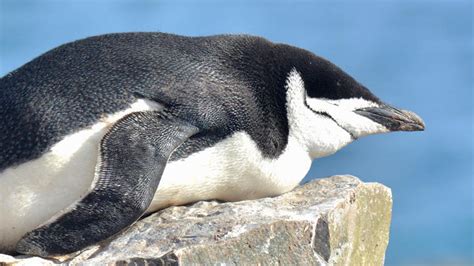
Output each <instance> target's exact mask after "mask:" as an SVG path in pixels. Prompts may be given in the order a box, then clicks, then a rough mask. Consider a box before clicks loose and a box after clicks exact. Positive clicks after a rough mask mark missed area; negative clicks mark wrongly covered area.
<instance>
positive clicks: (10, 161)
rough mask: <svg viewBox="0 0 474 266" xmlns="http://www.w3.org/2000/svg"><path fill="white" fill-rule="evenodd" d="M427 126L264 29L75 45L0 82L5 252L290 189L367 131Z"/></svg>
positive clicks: (84, 239)
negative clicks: (169, 211) (162, 213)
mask: <svg viewBox="0 0 474 266" xmlns="http://www.w3.org/2000/svg"><path fill="white" fill-rule="evenodd" d="M424 127H425V126H424V123H423V121H422V119H421V118H420V117H419V116H418V115H416V114H415V113H413V112H410V111H406V110H402V109H397V108H395V107H392V106H390V105H388V104H386V103H384V102H383V101H381V100H380V99H379V98H377V97H376V96H375V95H374V94H372V93H371V92H370V91H369V90H368V89H367V88H366V87H364V86H363V85H362V84H360V83H359V82H357V81H356V80H355V79H354V78H352V77H351V76H350V75H349V74H347V73H345V72H344V71H343V70H341V69H340V68H339V67H337V66H335V65H334V64H332V63H331V62H329V61H328V60H326V59H324V58H322V57H319V56H317V55H315V54H313V53H312V52H309V51H307V50H304V49H300V48H297V47H293V46H290V45H286V44H280V43H273V42H271V41H269V40H266V39H264V38H262V37H257V36H249V35H214V36H205V37H186V36H179V35H174V34H167V33H156V32H155V33H153V32H139V33H114V34H106V35H100V36H94V37H89V38H86V39H82V40H78V41H74V42H71V43H67V44H64V45H61V46H59V47H57V48H55V49H52V50H50V51H48V52H46V53H44V54H43V55H41V56H39V57H37V58H35V59H33V60H32V61H30V62H28V63H26V64H25V65H23V66H21V67H20V68H18V69H16V70H14V71H13V72H11V73H9V74H7V75H5V76H4V77H2V78H1V79H0V213H1V215H0V217H1V218H0V219H1V221H0V251H1V252H5V253H6V252H9V253H11V252H17V253H22V254H29V255H37V256H43V257H49V256H57V255H63V254H68V253H72V252H76V251H78V250H81V249H83V248H85V247H87V246H89V245H93V244H96V243H99V242H101V241H103V240H106V239H108V238H110V237H111V236H113V235H115V234H117V233H119V232H120V231H122V230H123V229H125V228H127V227H128V226H130V225H131V224H133V223H134V222H135V221H137V220H138V219H139V218H140V217H141V216H143V215H144V214H148V213H151V212H155V211H157V210H159V209H163V208H166V207H168V206H173V205H182V204H187V203H191V202H195V201H199V200H221V201H239V200H247V199H257V198H262V197H269V196H276V195H280V194H282V193H285V192H288V191H290V190H292V189H293V188H294V187H296V186H297V185H298V184H299V182H300V181H301V180H302V179H303V178H304V176H305V175H306V173H307V172H308V170H309V168H310V165H311V162H312V160H314V159H317V158H321V157H324V156H328V155H331V154H333V153H335V152H336V151H337V150H339V149H341V148H342V147H344V146H346V145H347V144H349V143H351V142H352V141H354V140H356V139H358V138H360V137H363V136H366V135H371V134H378V133H385V132H393V131H421V130H424Z"/></svg>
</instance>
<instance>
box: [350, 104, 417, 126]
mask: <svg viewBox="0 0 474 266" xmlns="http://www.w3.org/2000/svg"><path fill="white" fill-rule="evenodd" d="M354 112H355V113H357V114H359V115H362V116H365V117H367V118H369V119H371V120H372V121H374V122H377V123H379V124H382V125H383V126H385V127H386V128H387V129H388V130H390V131H423V130H424V129H425V123H424V122H423V120H422V119H421V117H419V116H418V115H417V114H415V113H413V112H410V111H406V110H401V109H397V108H394V107H392V106H389V105H387V104H383V105H381V106H379V107H367V108H362V109H357V110H355V111H354Z"/></svg>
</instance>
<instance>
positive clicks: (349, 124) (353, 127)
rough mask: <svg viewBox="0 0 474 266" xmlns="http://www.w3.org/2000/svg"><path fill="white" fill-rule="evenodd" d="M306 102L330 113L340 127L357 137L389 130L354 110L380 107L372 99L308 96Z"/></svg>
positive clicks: (316, 108)
mask: <svg viewBox="0 0 474 266" xmlns="http://www.w3.org/2000/svg"><path fill="white" fill-rule="evenodd" d="M306 102H307V103H308V105H309V107H310V108H311V109H312V110H314V111H316V112H324V113H327V114H329V115H330V116H331V117H332V118H333V119H334V120H335V122H336V123H337V124H338V125H339V126H340V127H342V128H344V129H345V130H347V131H349V132H350V133H351V134H352V135H353V136H354V137H356V138H359V137H363V136H367V135H370V134H376V133H383V132H388V129H387V128H386V127H384V126H383V125H381V124H379V123H376V122H374V121H372V120H371V119H369V118H367V117H364V116H361V115H359V114H357V113H355V112H354V111H355V110H357V109H360V108H366V107H378V104H377V103H374V102H372V101H368V100H365V99H362V98H351V99H340V100H329V99H317V98H310V97H307V98H306Z"/></svg>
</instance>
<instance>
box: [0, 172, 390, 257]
mask: <svg viewBox="0 0 474 266" xmlns="http://www.w3.org/2000/svg"><path fill="white" fill-rule="evenodd" d="M391 207H392V198H391V192H390V189H388V188H387V187H385V186H383V185H380V184H376V183H363V182H361V181H359V179H357V178H355V177H353V176H333V177H330V178H325V179H320V180H315V181H312V182H310V183H308V184H305V185H302V186H300V187H298V188H296V189H294V190H293V191H291V192H289V193H286V194H284V195H281V196H278V197H273V198H264V199H259V200H252V201H241V202H231V203H218V202H198V203H195V204H192V205H189V206H179V207H170V208H167V209H165V210H162V211H160V212H158V213H155V214H153V215H150V216H148V217H146V218H144V219H142V220H140V221H138V222H137V223H136V224H134V225H133V226H131V227H130V228H129V229H127V230H126V231H124V232H122V233H121V234H119V235H118V236H116V237H115V238H113V239H112V240H109V241H106V242H104V243H102V244H101V245H100V246H99V245H97V246H93V247H90V248H87V249H85V250H83V251H81V252H80V253H78V254H74V255H71V256H65V257H57V258H53V259H48V260H46V259H42V258H37V257H27V256H17V257H11V256H8V255H0V264H1V262H3V263H4V264H13V265H22V264H24V265H30V264H33V263H35V264H49V265H54V264H79V263H80V264H82V263H85V264H108V265H113V264H116V265H126V264H135V265H146V264H151V265H154V264H158V265H159V264H180V265H190V264H228V265H235V264H238V265H241V264H245V265H246V264H263V265H275V264H281V265H295V264H305V265H309V264H312V265H326V264H329V265H382V264H383V262H384V256H385V249H386V247H387V244H388V238H389V227H390V219H391Z"/></svg>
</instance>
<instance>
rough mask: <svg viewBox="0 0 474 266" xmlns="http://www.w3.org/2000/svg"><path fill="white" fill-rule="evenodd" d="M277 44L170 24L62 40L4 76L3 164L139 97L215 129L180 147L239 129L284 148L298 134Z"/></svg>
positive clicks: (0, 111) (272, 152) (276, 150)
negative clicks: (171, 28)
mask: <svg viewBox="0 0 474 266" xmlns="http://www.w3.org/2000/svg"><path fill="white" fill-rule="evenodd" d="M275 53H276V50H275V49H274V44H273V43H271V42H268V41H266V40H265V39H262V38H259V37H252V36H246V35H241V36H239V35H219V36H211V37H183V36H177V35H171V34H163V33H121V34H108V35H102V36H97V37H91V38H87V39H83V40H80V41H76V42H72V43H68V44H65V45H62V46H60V47H58V48H55V49H53V50H51V51H49V52H47V53H45V54H43V55H41V56H40V57H38V58H36V59H34V60H32V61H31V62H29V63H27V64H25V65H24V66H22V67H20V68H19V69H17V70H15V71H13V72H11V73H9V74H7V75H6V76H4V77H3V78H1V80H0V119H1V123H0V171H1V170H3V169H6V168H8V167H10V166H13V165H18V164H20V163H23V162H26V161H28V160H31V159H34V158H38V157H39V156H41V154H43V153H45V152H46V151H47V150H48V149H49V148H50V147H51V146H52V145H53V144H54V143H56V142H58V141H60V140H61V139H62V138H63V137H64V136H66V135H68V134H71V133H73V132H75V131H77V130H79V129H82V128H85V127H88V126H91V125H93V124H94V123H96V122H97V121H98V120H99V119H100V118H101V117H103V116H105V115H107V114H112V113H115V112H118V111H120V110H123V109H126V108H127V107H128V106H129V105H130V104H131V103H132V102H134V101H136V100H137V99H138V98H145V99H150V100H154V101H156V102H159V103H161V104H163V105H164V106H165V107H166V108H167V109H168V110H169V111H170V112H172V113H173V114H175V115H177V116H180V117H181V118H183V119H187V120H189V121H192V122H193V123H194V124H196V125H197V126H199V127H200V128H201V129H203V130H204V132H212V136H213V138H210V139H205V134H201V135H199V134H198V135H197V136H196V137H195V138H194V139H192V140H190V141H189V143H188V144H187V145H184V146H183V147H181V148H180V149H179V150H178V151H177V152H176V153H175V154H174V156H175V157H176V156H177V157H182V156H186V155H187V154H189V153H192V152H194V151H196V150H199V149H202V148H203V147H202V143H207V144H206V145H212V144H213V143H215V142H216V141H218V140H219V139H222V138H224V137H225V136H227V135H229V134H231V133H232V132H235V131H239V130H246V131H247V132H248V133H249V134H250V135H251V137H252V138H253V139H254V140H255V141H256V143H257V144H258V146H259V147H260V149H261V150H262V152H263V154H265V155H267V156H277V155H278V154H280V153H281V152H282V150H283V149H284V147H285V145H286V141H287V136H288V122H287V118H286V113H285V112H286V110H285V91H284V82H285V78H286V77H285V76H284V75H283V73H288V72H289V71H290V70H291V67H292V65H291V64H290V63H288V64H285V63H283V64H282V62H275V60H280V59H281V58H282V56H281V55H277V54H275ZM193 141H194V142H193ZM198 143H201V144H198ZM199 145H201V146H199Z"/></svg>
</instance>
